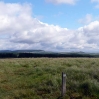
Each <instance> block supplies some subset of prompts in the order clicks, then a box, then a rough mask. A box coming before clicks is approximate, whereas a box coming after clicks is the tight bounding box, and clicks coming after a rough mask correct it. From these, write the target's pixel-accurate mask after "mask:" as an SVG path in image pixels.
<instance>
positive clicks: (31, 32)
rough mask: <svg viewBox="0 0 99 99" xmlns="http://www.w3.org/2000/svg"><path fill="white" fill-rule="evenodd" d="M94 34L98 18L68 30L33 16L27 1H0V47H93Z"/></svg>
mask: <svg viewBox="0 0 99 99" xmlns="http://www.w3.org/2000/svg"><path fill="white" fill-rule="evenodd" d="M98 38H99V21H94V22H92V23H90V24H89V25H86V26H84V27H81V28H79V29H76V30H68V29H67V28H61V27H59V26H54V25H49V24H46V23H43V22H41V21H39V20H38V19H36V18H33V17H32V9H31V5H28V4H10V3H3V2H0V49H43V50H52V51H69V50H70V51H71V50H76V51H77V50H78V51H81V50H83V51H86V50H88V51H89V50H93V51H94V50H98V49H99V40H98Z"/></svg>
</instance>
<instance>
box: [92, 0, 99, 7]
mask: <svg viewBox="0 0 99 99" xmlns="http://www.w3.org/2000/svg"><path fill="white" fill-rule="evenodd" d="M91 2H92V3H94V2H95V3H97V5H96V6H95V8H99V0H91Z"/></svg>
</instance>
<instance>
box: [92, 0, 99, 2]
mask: <svg viewBox="0 0 99 99" xmlns="http://www.w3.org/2000/svg"><path fill="white" fill-rule="evenodd" d="M91 2H99V0H91Z"/></svg>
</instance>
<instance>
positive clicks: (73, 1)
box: [46, 0, 78, 5]
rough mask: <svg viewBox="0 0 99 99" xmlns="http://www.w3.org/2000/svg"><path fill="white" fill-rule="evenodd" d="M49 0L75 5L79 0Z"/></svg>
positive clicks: (48, 0) (55, 2) (49, 0)
mask: <svg viewBox="0 0 99 99" xmlns="http://www.w3.org/2000/svg"><path fill="white" fill-rule="evenodd" d="M46 1H47V2H51V3H54V4H71V5H74V4H75V3H76V1H78V0H46Z"/></svg>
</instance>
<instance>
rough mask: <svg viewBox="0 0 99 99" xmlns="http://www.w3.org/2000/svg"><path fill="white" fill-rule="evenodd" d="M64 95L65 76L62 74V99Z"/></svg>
mask: <svg viewBox="0 0 99 99" xmlns="http://www.w3.org/2000/svg"><path fill="white" fill-rule="evenodd" d="M65 94H66V74H65V73H64V72H62V92H61V95H62V97H64V95H65Z"/></svg>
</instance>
